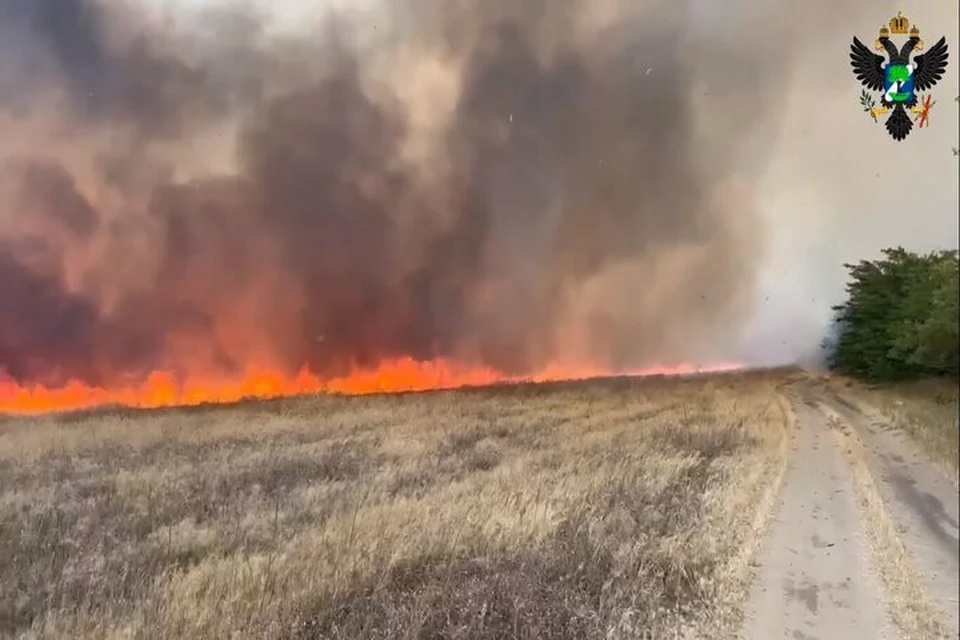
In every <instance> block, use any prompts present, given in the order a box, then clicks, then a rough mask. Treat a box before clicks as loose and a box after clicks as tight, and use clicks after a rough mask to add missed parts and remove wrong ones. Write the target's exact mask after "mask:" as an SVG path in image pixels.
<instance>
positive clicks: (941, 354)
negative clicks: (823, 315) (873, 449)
mask: <svg viewBox="0 0 960 640" xmlns="http://www.w3.org/2000/svg"><path fill="white" fill-rule="evenodd" d="M846 267H847V269H848V270H849V272H850V276H851V279H850V282H849V284H848V286H847V293H848V297H847V300H846V301H845V302H844V303H843V304H841V305H838V306H837V307H835V308H834V309H835V311H836V312H837V316H836V318H837V322H836V325H835V337H834V340H833V341H831V343H829V344H828V345H827V347H828V348H829V349H830V365H831V367H832V368H833V369H834V371H836V372H837V373H840V374H843V375H845V376H847V377H848V381H847V384H846V388H847V391H848V393H849V394H850V395H852V397H854V398H855V399H856V400H857V401H858V403H860V404H865V405H868V406H871V407H872V408H874V409H875V410H876V411H878V412H879V413H880V414H881V415H882V416H883V417H884V418H885V419H886V420H887V421H888V422H890V423H891V424H893V425H894V426H896V427H898V428H900V429H902V430H904V431H905V432H907V433H909V434H910V435H912V436H913V437H914V439H915V440H916V441H917V443H918V444H919V445H920V446H921V447H922V448H923V449H924V450H925V451H926V452H927V453H928V454H929V455H930V456H931V457H932V458H934V459H935V460H937V461H938V462H940V463H942V464H944V465H945V466H946V467H947V468H948V470H952V474H953V475H954V478H956V474H957V469H958V447H960V425H958V410H960V407H958V392H957V385H958V373H960V303H958V297H960V284H958V273H960V270H958V262H957V252H956V251H938V252H933V253H929V254H925V255H921V254H917V253H912V252H909V251H906V250H905V249H903V248H896V249H887V250H886V251H884V253H883V258H881V259H879V260H872V261H867V260H864V261H861V262H859V263H858V264H848V265H846Z"/></svg>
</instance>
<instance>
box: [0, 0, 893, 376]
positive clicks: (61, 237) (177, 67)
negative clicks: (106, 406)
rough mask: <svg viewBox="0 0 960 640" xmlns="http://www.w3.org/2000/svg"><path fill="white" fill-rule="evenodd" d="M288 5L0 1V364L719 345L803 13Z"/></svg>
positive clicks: (497, 2) (687, 354) (760, 218)
mask: <svg viewBox="0 0 960 640" xmlns="http://www.w3.org/2000/svg"><path fill="white" fill-rule="evenodd" d="M741 5H743V6H741ZM295 6H296V5H294V4H292V3H290V4H288V3H282V2H280V3H274V4H273V5H265V6H264V7H257V6H256V5H253V4H249V5H243V6H241V7H237V6H235V5H233V6H222V5H212V6H208V7H204V8H201V7H200V6H199V5H197V4H193V3H181V4H171V5H169V6H168V8H167V9H165V10H160V9H153V8H151V6H150V5H149V4H148V3H146V2H128V3H126V4H124V3H121V2H97V1H96V0H0V16H2V20H0V138H2V139H3V140H4V146H3V148H2V149H0V163H3V168H2V170H0V287H2V291H3V297H2V302H0V369H4V370H5V371H6V372H7V374H8V375H9V376H12V377H13V378H14V379H16V380H18V381H21V382H42V383H45V384H60V383H63V382H64V381H66V380H67V379H71V378H73V379H79V380H83V381H86V382H89V383H96V384H112V383H115V382H117V381H118V380H131V379H133V380H136V379H138V378H140V377H142V376H143V375H145V374H146V373H147V372H149V371H151V370H155V369H159V368H163V369H168V370H173V371H175V372H177V373H179V374H182V375H189V374H195V373H200V374H210V373H215V374H223V375H229V374H230V373H233V372H237V371H239V370H242V369H243V368H244V367H246V366H249V365H256V366H261V367H276V368H280V369H283V370H287V371H294V370H296V369H298V368H300V367H301V366H304V365H306V366H308V367H309V368H310V369H311V370H312V371H314V372H316V373H318V374H335V373H340V372H343V371H344V370H345V369H346V368H347V367H349V366H350V365H353V364H356V365H361V366H362V365H374V364H376V363H378V362H379V361H381V360H384V359H388V358H394V357H400V356H412V357H414V358H419V359H430V358H434V357H438V356H443V357H450V358H455V359H458V360H462V361H465V362H474V363H480V364H484V365H488V366H492V367H495V368H498V369H500V370H502V371H504V372H507V373H523V372H529V371H534V370H536V369H538V368H540V367H543V366H545V365H547V364H550V363H566V364H570V365H580V366H582V365H592V366H605V367H610V368H620V367H640V366H644V365H651V364H657V363H659V364H675V363H681V362H691V361H699V362H704V361H709V360H711V359H720V358H726V357H729V356H730V355H731V354H732V353H733V352H732V351H731V349H730V348H729V347H728V346H727V345H728V344H729V343H731V341H735V340H736V339H737V338H738V337H739V335H740V329H742V328H743V327H744V325H745V324H746V323H747V321H748V320H749V319H750V318H751V317H752V316H753V315H754V312H755V306H756V304H757V291H758V284H759V281H758V277H759V275H760V273H761V272H762V267H763V265H764V264H765V263H766V262H765V261H766V260H767V259H768V258H769V256H768V254H767V253H766V252H765V248H766V247H767V245H768V242H767V238H768V235H769V229H768V227H767V221H768V218H767V217H765V216H764V215H762V214H761V213H760V212H759V211H758V208H757V207H758V199H757V196H758V193H757V185H758V184H759V181H760V179H761V178H762V176H763V175H764V172H765V171H766V169H767V166H768V165H769V163H770V161H771V159H772V157H773V154H774V151H775V149H776V144H777V143H776V141H777V133H778V131H779V127H780V126H781V125H782V124H783V117H782V113H783V106H784V104H785V103H786V100H787V99H788V87H789V85H790V82H791V72H792V69H793V68H794V63H795V59H796V54H797V52H798V51H799V50H800V49H801V47H800V45H798V44H796V43H795V42H794V41H793V40H792V36H793V35H796V34H799V33H802V32H803V31H804V30H805V29H806V28H808V27H809V25H810V23H809V22H806V21H804V20H803V19H801V16H800V15H798V14H801V13H804V12H805V11H807V10H806V9H805V10H803V11H801V10H800V9H797V8H794V9H792V10H790V9H787V8H786V7H785V6H784V7H780V8H778V7H772V8H771V7H766V8H762V9H757V8H751V7H752V5H749V6H748V5H747V4H744V3H731V5H730V7H728V8H727V10H726V11H725V12H723V13H718V12H717V11H716V10H713V9H711V7H712V6H713V5H712V3H707V2H696V1H693V0H691V1H688V2H676V1H673V0H670V1H668V0H648V1H647V2H639V3H638V2H626V1H621V0H606V1H604V2H596V1H595V0H594V1H588V0H549V1H548V0H529V1H527V2H515V1H508V0H484V1H480V0H471V1H468V2H448V1H441V0H403V1H401V2H385V3H383V5H381V4H377V3H366V4H363V3H361V4H353V5H349V6H348V8H336V7H334V6H332V5H323V7H322V9H315V10H313V11H309V12H305V10H303V9H301V10H300V13H297V12H296V9H295ZM810 15H811V18H810V19H811V20H812V21H814V22H816V12H812V13H811V14H810ZM882 18H883V16H882V12H881V14H878V19H882ZM843 37H844V38H846V34H844V36H843ZM843 46H845V45H843ZM842 64H843V56H842V54H841V55H840V62H839V63H838V66H841V65H842ZM843 72H845V70H843Z"/></svg>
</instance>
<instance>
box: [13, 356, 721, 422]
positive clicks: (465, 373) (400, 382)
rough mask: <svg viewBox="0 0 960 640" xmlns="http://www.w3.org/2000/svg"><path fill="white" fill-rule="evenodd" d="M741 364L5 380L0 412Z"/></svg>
mask: <svg viewBox="0 0 960 640" xmlns="http://www.w3.org/2000/svg"><path fill="white" fill-rule="evenodd" d="M738 368H740V367H739V365H736V364H720V365H713V366H709V367H698V366H693V365H679V366H672V367H650V368H644V369H642V370H634V371H620V372H613V371H607V370H603V369H600V368H591V367H584V368H575V367H563V366H550V367H547V368H544V369H543V370H541V371H538V372H535V373H532V374H529V375H521V376H516V375H513V376H511V375H506V374H504V373H502V372H500V371H497V370H496V369H492V368H490V367H483V366H475V367H470V366H466V365H462V364H457V363H455V362H453V361H449V360H443V359H439V360H435V361H431V362H419V361H416V360H414V359H412V358H400V359H396V360H391V361H388V362H384V363H382V364H380V365H379V366H377V367H375V368H367V369H362V368H354V369H353V370H352V371H350V373H349V374H347V375H344V376H339V377H333V378H328V379H323V378H321V377H319V376H317V375H314V374H312V373H311V372H309V371H308V370H306V369H303V370H301V371H300V373H299V374H297V375H295V376H290V375H285V374H283V373H280V372H278V371H270V370H265V369H255V368H251V369H249V370H247V372H246V373H245V374H244V375H242V376H240V377H239V378H236V379H213V378H204V377H199V376H195V377H188V378H187V379H185V380H184V381H182V382H179V383H178V382H177V378H176V376H175V375H174V374H172V373H169V372H163V371H157V372H154V373H153V374H151V375H150V376H148V377H147V379H146V380H145V381H144V382H143V383H142V384H139V385H133V386H128V387H118V388H109V389H107V388H102V387H96V386H91V385H88V384H84V383H82V382H79V381H74V382H70V383H68V384H66V385H64V386H63V387H59V388H48V387H45V386H43V385H31V386H21V385H18V384H16V383H15V382H13V381H0V412H4V413H8V414H32V413H43V412H49V411H64V410H73V409H83V408H90V407H96V406H101V405H118V404H119V405H124V406H129V407H139V408H156V407H170V406H189V405H198V404H204V403H229V402H237V401H239V400H244V399H251V398H260V399H268V398H278V397H289V396H296V395H302V394H311V393H339V394H346V395H365V394H372V393H398V392H404V391H428V390H439V389H453V388H458V387H467V386H483V385H490V384H496V383H522V382H553V381H563V380H583V379H588V378H596V377H602V376H608V375H630V376H651V375H683V374H690V373H696V372H714V371H729V370H734V369H738Z"/></svg>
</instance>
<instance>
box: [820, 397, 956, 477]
mask: <svg viewBox="0 0 960 640" xmlns="http://www.w3.org/2000/svg"><path fill="white" fill-rule="evenodd" d="M834 384H836V385H838V387H839V388H841V389H842V390H843V391H844V393H843V395H844V396H845V397H847V398H850V399H852V400H853V401H854V403H855V404H856V405H857V409H859V410H861V411H863V412H864V413H866V414H868V415H878V416H880V417H882V418H883V419H884V420H885V421H886V422H888V423H890V424H891V425H893V426H895V427H897V428H898V429H900V430H902V431H904V432H905V433H907V434H909V435H910V436H911V437H912V438H913V440H914V441H915V442H916V443H917V444H918V445H919V446H920V447H921V448H922V449H923V451H924V452H925V453H926V454H927V455H928V456H929V457H930V458H931V459H933V460H934V461H936V462H937V463H938V464H940V465H941V466H942V467H943V468H944V470H945V471H946V472H947V473H948V474H949V475H950V476H951V477H952V478H953V480H954V484H957V472H958V468H960V418H958V415H960V413H958V412H960V402H958V396H960V393H958V387H957V384H956V382H951V381H946V380H926V381H923V382H914V383H902V384H887V385H865V384H862V383H859V382H855V381H852V380H841V379H838V380H836V381H835V382H834Z"/></svg>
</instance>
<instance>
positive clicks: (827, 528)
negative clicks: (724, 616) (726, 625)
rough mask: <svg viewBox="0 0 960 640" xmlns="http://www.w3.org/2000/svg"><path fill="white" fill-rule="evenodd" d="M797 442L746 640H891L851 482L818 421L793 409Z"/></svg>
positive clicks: (809, 410) (799, 407)
mask: <svg viewBox="0 0 960 640" xmlns="http://www.w3.org/2000/svg"><path fill="white" fill-rule="evenodd" d="M791 396H793V397H792V398H791V400H792V401H793V405H794V411H795V413H796V416H797V434H796V440H795V443H794V451H793V452H792V459H791V460H790V463H789V466H788V468H787V472H786V476H785V478H784V484H783V488H782V491H781V495H780V499H779V502H778V504H777V506H776V508H775V509H776V510H775V515H774V519H773V521H772V523H771V529H770V531H768V534H767V539H766V541H765V542H764V545H763V547H762V551H761V553H760V557H759V559H758V563H759V569H758V572H757V577H756V580H755V582H754V584H753V587H752V589H751V594H750V599H749V601H748V604H747V610H746V624H745V625H744V628H743V632H742V634H741V636H742V637H743V638H745V639H746V640H774V639H776V638H788V639H790V640H831V639H834V638H836V639H843V640H847V639H850V638H870V639H871V640H895V639H896V638H898V637H899V636H898V635H897V634H896V632H895V630H894V629H893V627H892V625H891V624H890V623H889V619H890V616H889V612H888V611H887V608H886V607H885V605H884V599H883V598H881V597H880V594H881V588H880V584H879V582H878V580H877V579H876V576H875V575H874V574H873V573H872V572H871V570H870V560H869V558H870V550H869V546H868V544H867V543H866V539H865V535H864V531H863V528H862V526H861V522H860V517H859V515H858V514H859V509H858V505H857V497H856V493H855V491H854V478H853V475H852V473H851V470H850V469H849V468H848V465H847V463H846V462H845V460H844V458H843V456H842V454H841V452H840V450H839V449H838V447H837V446H836V444H835V442H834V439H833V436H832V434H831V432H830V429H829V427H828V426H827V423H826V420H825V419H824V417H823V415H822V414H821V413H820V412H819V411H818V410H817V408H816V406H815V405H813V406H811V404H807V403H804V402H798V401H797V398H796V389H794V390H793V393H791Z"/></svg>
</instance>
